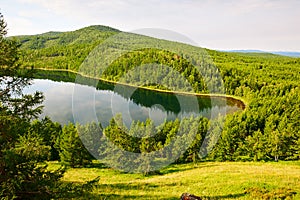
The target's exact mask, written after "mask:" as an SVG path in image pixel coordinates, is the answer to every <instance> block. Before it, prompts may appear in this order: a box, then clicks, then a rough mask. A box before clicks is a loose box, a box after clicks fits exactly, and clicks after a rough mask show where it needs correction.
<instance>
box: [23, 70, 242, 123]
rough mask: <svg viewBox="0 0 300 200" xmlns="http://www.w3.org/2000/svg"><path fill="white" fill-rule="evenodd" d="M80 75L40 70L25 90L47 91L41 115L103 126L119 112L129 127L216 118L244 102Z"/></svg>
mask: <svg viewBox="0 0 300 200" xmlns="http://www.w3.org/2000/svg"><path fill="white" fill-rule="evenodd" d="M75 79H76V74H74V73H70V72H55V71H53V72H52V71H50V72H42V71H40V72H38V73H37V74H36V75H35V79H34V81H33V84H32V85H31V86H29V87H27V88H26V89H25V93H32V92H34V91H41V92H43V93H44V96H45V100H44V102H43V105H44V109H43V114H42V115H41V117H44V116H49V117H50V118H51V119H52V120H53V121H57V122H59V123H61V124H66V123H68V122H73V123H74V122H80V123H86V122H90V121H97V122H100V123H101V124H102V126H103V127H105V126H107V125H108V124H109V121H110V119H111V118H112V117H113V116H115V115H116V114H118V113H121V114H122V117H123V121H124V123H125V125H126V126H127V127H129V126H130V124H131V122H132V121H133V120H140V121H145V120H146V119H147V118H151V119H152V120H153V121H154V123H155V124H156V125H159V124H161V123H163V122H164V121H165V120H174V119H176V118H183V117H190V116H192V115H193V116H199V115H200V116H204V117H207V118H215V117H217V116H219V115H225V114H228V113H232V112H236V111H238V110H242V109H243V108H244V104H243V103H242V102H241V101H239V100H235V99H232V98H225V97H207V96H195V95H183V94H174V93H166V92H157V91H151V90H147V89H141V88H134V87H130V86H124V85H114V84H112V83H108V82H103V81H98V80H97V84H96V85H97V87H94V86H92V85H95V84H93V83H95V81H96V80H94V79H88V78H84V80H85V81H83V82H82V83H74V82H75Z"/></svg>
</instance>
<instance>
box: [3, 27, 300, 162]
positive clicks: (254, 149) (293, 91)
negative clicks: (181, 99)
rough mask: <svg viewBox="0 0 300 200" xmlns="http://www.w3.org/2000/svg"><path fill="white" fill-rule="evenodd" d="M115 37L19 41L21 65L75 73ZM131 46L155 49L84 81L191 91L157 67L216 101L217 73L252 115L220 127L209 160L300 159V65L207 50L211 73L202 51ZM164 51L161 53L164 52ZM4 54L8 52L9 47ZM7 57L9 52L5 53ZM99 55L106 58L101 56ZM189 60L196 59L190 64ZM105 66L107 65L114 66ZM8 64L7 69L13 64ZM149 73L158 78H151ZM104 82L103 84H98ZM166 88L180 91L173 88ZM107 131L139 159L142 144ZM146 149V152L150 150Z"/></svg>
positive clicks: (104, 33)
mask: <svg viewBox="0 0 300 200" xmlns="http://www.w3.org/2000/svg"><path fill="white" fill-rule="evenodd" d="M117 33H119V32H118V31H116V30H114V29H111V28H108V27H106V28H104V27H101V26H93V27H87V28H83V29H80V30H77V31H72V32H66V33H58V32H50V33H46V34H42V35H36V36H20V37H17V38H16V40H18V41H20V43H21V48H22V49H23V50H24V52H25V53H24V54H23V56H22V57H21V61H22V65H23V66H25V67H31V66H33V67H41V68H51V69H68V70H74V71H77V70H78V68H79V66H80V64H81V63H82V62H83V60H84V58H85V57H86V56H87V55H88V54H89V52H90V51H91V50H92V49H94V48H95V47H96V46H97V45H99V44H101V43H102V42H103V41H104V40H105V39H107V38H109V37H110V36H112V35H114V34H117ZM120 37H125V36H124V35H122V36H120ZM126 38H127V39H128V40H126V45H127V44H130V45H129V46H133V47H139V46H138V45H136V46H134V45H135V43H134V41H135V39H136V40H137V41H138V42H141V43H142V44H145V43H147V44H153V46H155V47H157V48H154V49H149V48H145V47H144V48H141V47H139V48H138V50H137V51H132V52H129V53H126V54H124V55H122V51H121V50H124V49H121V50H120V55H122V56H120V57H118V59H116V60H114V61H113V62H112V63H107V62H108V61H107V60H103V63H106V64H108V66H105V67H107V68H106V70H105V71H101V70H102V69H100V68H98V65H97V63H93V62H94V61H89V62H91V63H90V64H92V65H93V66H94V67H95V68H93V70H92V69H86V70H87V71H84V72H82V73H84V75H89V76H93V77H95V78H105V79H108V80H113V81H121V82H122V81H123V82H124V83H132V82H133V83H135V84H136V85H143V86H146V87H148V88H155V89H163V90H174V88H176V90H178V91H179V90H180V89H178V88H181V89H182V91H190V88H189V89H188V87H186V85H184V84H181V82H179V81H178V80H176V79H174V78H172V77H173V75H174V74H172V73H170V74H169V75H168V74H167V75H166V76H165V77H159V75H161V74H163V73H162V72H163V70H162V69H163V68H162V67H161V68H160V67H159V66H162V65H166V66H169V67H171V68H172V69H175V70H176V71H178V72H179V73H180V74H181V75H183V77H184V78H185V79H186V80H187V81H188V82H189V83H190V84H191V85H192V89H193V90H194V91H197V92H202V93H206V92H210V93H213V92H215V91H219V90H218V88H220V86H221V85H222V84H221V83H220V81H219V80H220V77H218V76H217V75H216V74H217V73H216V72H217V71H218V70H219V71H220V73H221V76H222V80H223V81H224V86H225V91H226V94H229V95H234V96H238V97H241V98H242V99H244V100H246V101H247V108H246V109H245V110H244V111H243V112H239V113H235V114H233V115H232V116H228V117H227V118H226V120H225V124H224V127H223V130H221V129H222V128H221V127H219V130H221V131H222V133H221V137H220V140H219V141H218V143H217V147H216V148H215V149H214V151H213V153H212V154H211V157H210V158H213V159H217V160H245V159H246V160H276V161H277V160H295V159H299V158H300V156H299V154H300V153H299V152H300V150H299V148H300V147H299V140H300V130H299V129H300V128H299V127H300V124H299V123H300V118H299V112H300V102H299V99H300V97H299V94H300V88H299V80H300V59H299V58H291V57H284V56H278V55H273V54H256V53H226V52H218V51H213V50H208V49H206V52H207V53H208V54H209V55H210V56H211V59H212V60H213V62H214V64H215V65H216V66H217V69H215V68H212V66H213V63H212V62H210V61H209V60H203V57H201V56H200V57H199V54H198V53H199V52H201V51H202V50H203V49H201V48H197V47H193V46H190V45H185V44H180V43H174V42H168V41H164V40H158V39H150V38H148V37H144V36H138V35H131V34H127V35H126ZM167 43H168V44H172V47H174V50H176V49H177V50H178V51H179V53H178V52H177V51H176V52H177V53H176V54H175V53H173V52H171V51H170V50H161V49H160V47H163V44H167ZM3 44H4V43H3ZM6 44H8V43H6ZM160 44H162V45H161V46H160ZM3 46H5V45H3ZM106 48H109V47H106ZM3 49H5V48H4V47H3ZM162 49H163V48H162ZM110 50H111V49H110ZM5 52H9V51H7V50H6V51H5ZM11 52H15V50H14V49H12V50H11ZM181 52H182V53H181ZM184 52H189V53H191V55H185V54H184ZM96 53H99V54H102V53H103V52H96ZM178 54H179V55H178ZM201 55H202V54H201ZM188 56H190V57H192V59H189V57H188ZM202 56H203V55H202ZM105 59H106V58H105ZM107 59H108V60H109V58H107ZM3 62H4V61H3ZM5 62H8V60H6V61H5ZM147 64H158V66H156V68H155V69H156V70H153V68H151V67H148V68H147V67H146V68H142V70H144V71H138V70H139V68H136V67H137V66H143V65H147ZM195 65H198V66H201V69H200V70H201V74H200V73H199V72H198V71H197V70H196V68H195V67H194V66H195ZM95 69H96V71H95ZM140 70H141V69H140ZM198 70H199V69H198ZM131 72H132V73H131ZM151 73H152V74H154V75H153V76H149V74H151ZM155 73H156V74H155ZM99 74H102V75H103V76H102V77H99ZM201 75H202V76H201ZM205 75H206V76H205ZM148 79H151V80H148ZM158 79H161V80H162V82H161V84H158ZM128 80H129V82H128ZM130 81H131V82H130ZM165 84H167V85H173V86H176V87H174V88H168V87H166V86H165ZM177 85H180V87H177ZM208 88H213V89H212V91H208ZM145 94H146V93H135V94H133V96H134V95H136V96H137V95H140V96H146V95H145ZM144 99H147V100H146V101H144V102H147V103H149V104H151V103H152V101H151V100H152V99H151V98H149V97H148V96H147V97H145V98H144ZM162 104H163V105H164V106H170V107H172V108H174V109H173V110H175V111H176V108H177V111H178V106H177V105H175V103H174V101H172V103H171V101H170V102H162ZM172 123H173V122H172ZM173 125H174V124H173ZM133 126H135V128H134V127H132V128H133V129H139V128H138V127H139V126H140V125H133ZM109 128H110V129H109V130H106V132H107V136H108V137H109V138H110V139H112V140H113V141H115V140H119V141H118V142H116V143H117V144H118V145H119V146H120V147H122V148H124V149H125V150H131V151H133V152H140V151H141V149H140V145H141V143H140V141H137V140H136V139H134V137H131V136H126V135H124V130H122V129H117V128H116V127H114V126H110V127H109ZM140 129H141V130H140V131H142V130H144V129H143V128H142V125H141V126H140ZM175 129H176V126H175V127H173V129H172V128H169V129H168V131H169V136H171V135H174V132H175ZM203 129H204V130H205V129H206V127H203ZM133 132H138V131H137V130H135V131H133ZM215 132H218V131H215ZM165 134H166V133H164V131H161V130H160V131H157V135H158V136H157V138H159V137H160V140H156V141H158V142H160V144H157V146H164V145H165V143H168V142H169V141H170V138H168V137H166V136H165ZM162 135H164V136H162ZM200 138H203V136H201V137H200V136H199V138H198V139H200ZM214 138H215V139H214V141H216V140H217V138H218V137H216V136H214ZM210 140H212V139H210ZM145 142H146V140H145ZM147 142H150V141H147ZM128 143H129V144H133V143H136V144H135V145H131V146H130V147H129V146H128V145H126V144H128ZM150 143H151V142H150ZM144 145H146V144H144ZM142 148H143V149H144V150H146V149H147V148H146V146H143V147H142ZM153 148H154V147H153ZM155 148H156V147H155ZM191 149H193V148H191ZM193 151H194V150H192V151H191V152H190V153H189V154H190V156H188V157H189V160H193V159H192V157H194V154H193V153H192V152H193Z"/></svg>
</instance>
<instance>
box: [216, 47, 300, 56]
mask: <svg viewBox="0 0 300 200" xmlns="http://www.w3.org/2000/svg"><path fill="white" fill-rule="evenodd" d="M221 51H224V52H237V53H271V54H276V55H281V56H288V57H300V52H296V51H261V50H256V49H253V50H252V49H251V50H244V49H241V50H221Z"/></svg>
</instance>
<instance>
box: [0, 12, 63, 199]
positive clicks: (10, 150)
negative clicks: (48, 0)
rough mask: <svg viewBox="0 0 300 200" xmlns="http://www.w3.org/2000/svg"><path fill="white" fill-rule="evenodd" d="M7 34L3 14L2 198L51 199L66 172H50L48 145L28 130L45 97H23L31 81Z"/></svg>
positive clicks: (0, 84)
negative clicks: (22, 67) (47, 158)
mask: <svg viewBox="0 0 300 200" xmlns="http://www.w3.org/2000/svg"><path fill="white" fill-rule="evenodd" d="M6 34H7V29H6V23H5V21H4V19H3V15H2V14H1V13H0V55H1V57H0V72H1V74H0V198H1V199H14V198H18V199H28V198H43V199H50V198H52V197H54V196H55V192H54V190H56V189H57V188H58V187H59V185H60V182H59V179H60V177H61V176H62V174H63V171H62V170H58V171H56V172H48V171H47V169H46V168H47V165H46V164H44V163H42V161H44V159H46V157H47V155H48V150H49V146H47V145H46V144H45V143H44V141H43V139H42V138H41V137H39V136H38V135H36V134H35V133H32V132H30V131H29V127H30V126H31V125H30V121H31V119H34V118H35V117H36V116H38V115H39V114H40V113H41V107H40V106H39V104H40V103H41V102H42V100H43V96H42V94H41V93H38V92H36V93H35V94H33V95H23V94H22V90H23V88H24V87H25V86H27V85H29V84H30V81H31V79H30V78H26V77H29V74H27V73H25V74H24V73H23V74H22V73H21V72H20V70H19V65H18V57H19V50H18V45H17V43H16V42H15V41H12V40H9V39H7V38H6ZM25 75H26V76H25Z"/></svg>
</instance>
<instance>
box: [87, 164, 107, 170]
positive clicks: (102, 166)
mask: <svg viewBox="0 0 300 200" xmlns="http://www.w3.org/2000/svg"><path fill="white" fill-rule="evenodd" d="M84 168H97V169H108V168H109V167H107V166H106V165H105V164H103V163H100V162H93V163H91V164H89V165H87V166H84Z"/></svg>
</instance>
